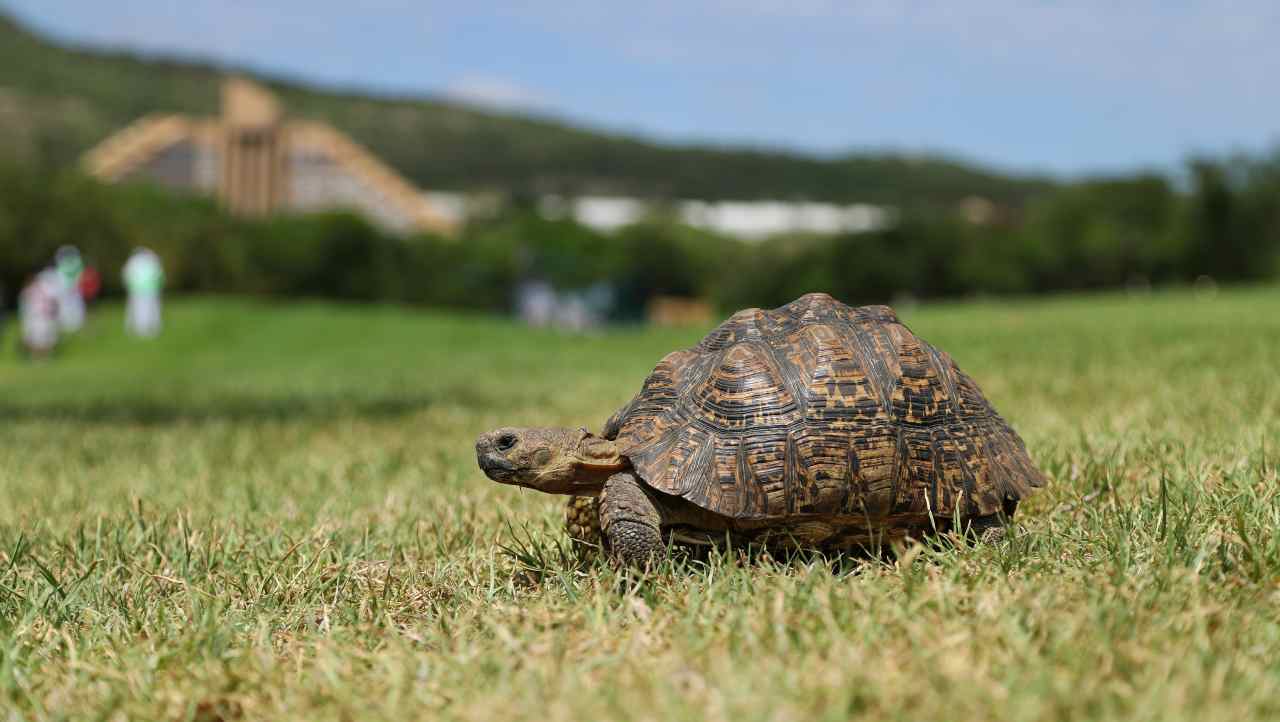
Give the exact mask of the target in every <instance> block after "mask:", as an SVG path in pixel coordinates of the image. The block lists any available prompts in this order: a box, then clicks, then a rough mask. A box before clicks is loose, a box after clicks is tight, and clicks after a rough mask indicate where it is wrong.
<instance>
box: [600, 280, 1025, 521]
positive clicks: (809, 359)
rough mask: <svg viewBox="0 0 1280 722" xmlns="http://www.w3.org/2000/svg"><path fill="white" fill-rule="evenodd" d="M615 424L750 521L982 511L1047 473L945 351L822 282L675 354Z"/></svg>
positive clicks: (663, 472) (627, 440) (658, 467)
mask: <svg viewBox="0 0 1280 722" xmlns="http://www.w3.org/2000/svg"><path fill="white" fill-rule="evenodd" d="M605 436H606V437H607V438H612V439H616V440H617V443H618V447H619V450H620V451H621V453H622V455H624V456H626V457H627V458H628V459H630V461H631V464H632V466H633V467H634V468H635V470H636V472H637V473H638V474H639V475H640V477H641V478H643V479H644V480H645V481H646V482H647V483H648V484H650V485H651V486H652V487H653V488H655V489H657V490H659V491H662V492H665V493H668V494H673V495H675V496H679V497H682V498H684V499H686V500H688V501H689V502H692V503H693V504H695V505H697V506H699V507H701V508H703V509H706V510H708V511H711V512H714V513H717V514H720V515H723V516H726V517H729V518H731V519H734V520H738V521H743V522H747V521H759V522H769V521H774V520H786V519H798V518H805V517H833V516H839V517H860V518H866V519H868V520H869V521H874V522H876V523H877V524H884V525H890V526H892V525H894V524H895V523H902V524H903V525H911V524H918V523H921V520H925V519H928V518H930V517H933V518H941V519H949V518H952V517H953V516H959V517H961V518H971V517H977V516H985V515H989V514H994V513H999V512H1000V511H1001V510H1002V509H1003V508H1008V503H1009V502H1016V501H1017V500H1018V499H1021V498H1023V497H1025V496H1027V495H1028V494H1030V493H1031V492H1032V491H1034V489H1036V488H1037V487H1040V486H1043V485H1044V483H1045V478H1044V476H1043V475H1041V473H1040V472H1039V470H1037V469H1036V467H1035V464H1034V463H1033V462H1032V461H1031V458H1030V457H1029V456H1028V455H1027V451H1026V447H1025V445H1024V444H1023V442H1022V439H1021V438H1019V437H1018V435H1017V434H1016V433H1015V432H1014V431H1013V429H1011V428H1009V426H1008V424H1006V423H1005V421H1004V419H1002V418H1000V416H999V415H998V414H996V412H995V410H994V409H993V408H992V407H991V405H990V404H989V403H988V402H987V400H986V398H985V397H983V395H982V392H981V391H979V390H978V387H977V385H976V384H974V382H973V380H972V379H970V378H969V377H968V376H967V375H965V374H964V372H962V371H960V369H958V368H956V365H955V364H954V363H953V362H952V361H951V358H950V357H949V356H948V355H947V354H945V353H943V352H941V351H938V350H937V349H935V348H933V347H932V346H930V345H929V344H928V343H925V342H924V341H923V340H921V339H919V338H917V337H916V336H915V335H914V334H912V333H911V331H909V330H908V329H907V328H906V327H905V326H903V325H902V323H901V322H899V321H898V318H897V316H896V315H895V314H894V312H893V310H892V309H891V308H889V307H888V306H864V307H861V308H851V307H849V306H846V305H844V304H842V303H840V302H838V301H836V300H834V299H833V298H831V297H830V296H828V295H826V294H820V293H812V294H809V295H806V296H804V297H802V298H800V299H798V300H796V301H794V302H792V303H789V304H787V305H786V306H783V307H781V308H779V309H776V310H773V311H762V310H760V309H748V310H745V311H739V312H738V313H736V314H734V315H733V316H732V317H731V318H729V320H727V321H725V322H724V323H723V324H721V325H720V327H719V328H717V329H715V330H714V331H712V332H711V333H710V334H708V335H707V337H706V338H704V339H703V340H702V342H701V343H699V344H698V345H697V346H695V347H694V348H691V349H687V350H684V351H676V352H674V353H671V354H669V355H667V357H666V358H664V359H662V361H661V362H660V363H659V364H658V366H657V368H655V369H654V370H653V373H652V374H650V375H649V377H648V378H647V379H645V382H644V386H643V387H642V388H641V390H640V393H639V394H637V395H636V397H635V398H634V399H633V400H632V401H631V402H630V403H629V404H627V405H626V406H625V407H623V408H622V409H621V410H620V411H618V413H617V414H615V415H614V416H613V418H611V419H610V420H609V423H608V424H607V426H606V428H605Z"/></svg>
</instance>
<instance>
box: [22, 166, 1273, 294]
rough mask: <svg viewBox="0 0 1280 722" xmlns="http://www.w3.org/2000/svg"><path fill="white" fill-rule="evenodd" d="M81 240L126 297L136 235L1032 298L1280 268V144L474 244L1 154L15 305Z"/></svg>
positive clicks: (451, 287) (476, 237)
mask: <svg viewBox="0 0 1280 722" xmlns="http://www.w3.org/2000/svg"><path fill="white" fill-rule="evenodd" d="M63 244H72V245H76V246H78V247H79V248H80V249H81V251H82V252H83V254H84V255H85V257H86V258H87V259H89V261H90V262H91V263H94V264H96V265H97V266H98V267H99V268H100V269H101V270H102V272H103V276H104V282H105V283H104V291H105V292H106V293H108V294H111V293H118V292H119V291H120V288H119V285H120V279H119V277H118V276H119V273H118V269H119V268H120V266H121V265H122V264H123V263H124V260H125V259H126V258H127V256H128V254H129V252H130V251H131V250H132V249H133V248H134V247H136V246H147V247H150V248H152V249H153V250H155V251H156V252H157V253H159V254H160V256H161V257H162V258H163V259H164V260H165V263H166V273H167V275H168V278H169V279H170V288H171V289H172V290H177V291H180V292H212V293H250V294H260V295H265V296H311V297H325V298H334V299H345V300H356V301H393V302H403V303H410V304H422V305H432V306H445V307H457V308H472V309H482V310H489V311H503V310H506V309H508V308H509V307H510V305H511V303H512V300H513V299H512V289H513V288H514V287H515V286H516V285H517V284H518V283H519V282H521V281H523V280H534V279H536V280H543V281H547V282H550V283H551V284H553V285H554V286H556V287H557V288H559V289H562V290H573V289H582V288H586V287H589V286H592V285H594V284H598V283H605V284H608V285H609V286H611V287H612V288H613V289H614V291H615V298H616V299H617V312H616V313H617V316H618V317H619V318H637V317H639V316H640V315H641V313H642V312H643V308H644V306H645V303H646V302H647V301H648V300H649V299H650V298H652V297H654V296H656V295H678V296H697V297H702V298H707V299H710V300H712V301H713V302H714V303H715V304H716V305H717V306H719V307H720V308H722V309H725V310H731V309H735V308H741V307H745V306H776V305H778V304H781V303H785V302H786V301H789V300H791V299H792V298H795V297H796V296H799V295H801V294H802V293H805V292H808V291H814V290H823V291H827V292H830V293H832V294H833V295H835V296H837V297H838V298H842V299H844V300H847V301H850V302H884V301H892V300H894V299H896V298H901V297H903V296H910V297H916V298H934V297H948V296H965V295H973V294H990V295H1000V294H1028V293H1042V292H1050V291H1062V290H1075V289H1100V288H1113V287H1121V286H1133V285H1138V286H1148V285H1152V284H1157V285H1158V284H1177V283H1187V282H1191V281H1194V280H1195V279H1197V278H1198V277H1200V276H1209V277H1211V278H1213V279H1214V280H1215V281H1218V282H1223V283H1230V282H1248V281H1259V280H1265V279H1274V278H1276V277H1277V276H1278V275H1280V154H1273V155H1268V156H1261V157H1231V158H1218V159H1200V160H1196V161H1194V162H1192V163H1189V164H1188V167H1187V169H1186V173H1185V178H1184V179H1182V180H1180V181H1179V182H1178V183H1176V184H1175V183H1174V182H1172V181H1170V180H1168V179H1166V178H1164V177H1161V176H1157V175H1136V176H1131V177H1121V178H1110V179H1101V180H1088V181H1081V182H1077V183H1071V184H1065V185H1061V186H1056V187H1054V188H1053V189H1052V190H1050V191H1047V192H1045V193H1043V194H1042V195H1040V196H1038V197H1036V198H1034V199H1032V200H1030V201H1029V202H1027V203H1026V204H1025V205H1024V206H1021V207H1008V208H1004V209H997V212H995V213H993V214H990V217H987V218H984V219H981V222H974V220H973V219H966V218H965V217H964V216H963V214H961V213H958V212H956V211H955V210H954V209H951V210H943V209H938V208H931V209H926V210H919V211H914V212H905V213H903V214H902V216H901V217H900V219H899V222H898V223H897V224H896V225H894V226H893V227H891V228H886V229H883V230H880V231H875V232H871V233H856V234H845V235H833V236H812V235H809V236H804V235H789V236H780V237H775V238H772V239H769V240H767V241H764V242H761V243H755V244H745V243H741V242H739V241H737V240H734V239H730V238H725V237H720V236H717V235H714V234H710V233H707V232H704V231H700V230H696V229H693V228H689V227H686V226H681V225H679V224H677V223H675V222H673V221H666V220H663V219H654V220H651V221H647V222H644V223H640V224H637V225H634V226H630V227H627V228H624V229H622V230H620V231H618V232H617V233H614V234H610V235H607V236H606V235H602V234H600V233H597V232H595V231H593V230H591V229H589V228H586V227H583V226H579V225H576V224H574V223H573V222H571V221H567V220H546V219H543V218H541V217H539V216H537V215H536V214H535V213H533V212H532V211H531V210H522V209H520V208H518V207H517V208H514V209H512V210H511V211H509V212H507V213H504V214H502V215H501V216H499V217H496V218H492V219H488V220H484V221H480V222H475V223H472V224H470V225H469V226H468V227H467V228H466V229H465V230H464V231H463V233H462V234H461V236H460V237H458V238H442V237H437V236H432V235H426V234H419V235H414V236H409V237H401V236H395V235H390V234H387V233H384V232H382V231H380V230H378V229H377V228H375V227H374V226H372V225H370V224H369V223H368V222H366V221H365V220H363V219H362V218H360V217H359V216H356V215H354V214H350V213H343V212H335V213H323V214H316V215H307V216H279V217H274V218H270V219H263V220H244V219H237V218H232V217H230V216H228V215H226V214H225V213H223V212H222V211H221V210H220V209H219V208H218V207H217V205H216V204H215V203H214V202H213V201H211V200H209V199H205V198H198V197H192V196H185V195H175V194H173V193H171V192H168V191H165V190H163V189H160V188H157V187H153V186H147V185H120V186H113V185H106V184H102V183H99V182H96V181H94V180H92V179H90V178H87V177H85V176H83V175H81V174H79V173H77V172H74V171H56V170H49V169H47V168H43V167H40V166H32V165H20V164H8V165H2V166H0V283H2V284H3V286H4V298H5V302H6V304H7V305H12V303H13V301H14V298H15V297H16V294H17V292H18V290H19V288H20V287H21V285H22V283H23V281H24V279H25V278H26V277H27V276H29V275H30V274H31V273H34V272H35V271H38V270H39V269H40V268H41V267H42V265H43V264H45V263H47V262H48V260H49V259H50V258H52V255H53V253H54V251H55V250H56V249H57V247H58V246H60V245H63Z"/></svg>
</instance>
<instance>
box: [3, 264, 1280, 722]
mask: <svg viewBox="0 0 1280 722" xmlns="http://www.w3.org/2000/svg"><path fill="white" fill-rule="evenodd" d="M899 310H900V312H901V315H902V316H903V317H904V319H905V320H906V321H907V322H908V323H909V324H910V325H911V326H912V328H913V329H914V330H916V331H917V332H918V333H920V334H921V335H922V336H924V337H926V338H928V339H929V340H931V341H932V342H934V343H935V344H936V345H938V346H940V347H942V348H943V349H945V350H947V351H949V352H950V353H951V354H952V355H953V356H954V357H955V358H956V360H957V361H958V363H959V364H960V365H961V367H962V368H964V369H965V370H966V371H968V372H969V373H970V374H971V375H972V376H974V377H975V378H976V379H977V380H978V382H979V384H981V385H982V387H983V388H984V390H985V391H986V392H987V394H988V396H989V397H991V399H992V400H993V402H994V403H995V404H996V406H997V408H999V409H1000V411H1001V412H1002V413H1003V414H1004V415H1005V416H1006V417H1008V418H1009V419H1010V421H1011V422H1012V423H1013V424H1014V426H1015V427H1016V428H1017V429H1018V430H1019V431H1020V432H1021V433H1022V435H1023V436H1024V437H1025V438H1026V440H1027V442H1028V445H1029V447H1030V449H1031V451H1032V454H1033V456H1034V457H1035V458H1036V459H1037V460H1038V461H1039V462H1040V463H1041V465H1042V467H1043V468H1044V469H1045V470H1046V472H1047V473H1048V474H1049V475H1050V477H1051V479H1052V485H1051V486H1050V487H1049V488H1048V489H1047V490H1046V491H1045V492H1044V493H1042V494H1040V495H1038V496H1037V497H1035V498H1034V499H1033V500H1031V501H1030V502H1029V503H1027V504H1025V505H1024V506H1023V507H1022V508H1021V509H1020V511H1019V517H1018V523H1019V530H1018V532H1017V533H1016V534H1014V535H1013V538H1012V539H1011V540H1010V541H1009V542H1008V543H1006V544H1003V545H1000V546H991V547H981V546H980V547H959V548H951V549H941V548H938V549H935V548H919V549H914V550H912V551H910V552H909V553H908V554H907V556H906V557H904V558H903V559H901V560H899V562H898V563H897V564H896V565H894V564H888V563H880V562H865V563H851V562H843V561H840V560H830V559H822V558H804V559H797V560H790V561H787V560H771V559H767V558H765V559H757V560H754V561H752V562H750V563H743V562H741V561H740V560H737V559H734V558H728V559H726V558H721V557H716V556H713V557H712V558H711V559H710V560H709V561H705V562H702V561H691V560H677V561H675V562H672V563H670V564H669V565H667V566H666V567H664V568H663V569H661V570H659V571H658V573H656V574H655V575H653V576H652V577H650V578H648V579H646V580H642V581H637V580H634V579H632V580H628V579H623V578H622V577H620V576H619V575H617V574H615V573H614V572H613V571H612V570H611V569H609V568H608V566H607V565H604V564H595V565H587V566H579V565H577V564H575V563H573V562H572V561H571V560H570V557H569V555H568V554H567V552H566V550H565V548H564V546H563V541H562V534H561V533H560V531H559V523H560V516H559V515H560V508H561V500H560V499H558V498H553V497H548V496H541V495H537V494H535V493H533V492H525V493H520V492H517V491H515V490H512V489H510V488H506V487H499V486H497V485H494V484H492V483H490V482H487V481H486V480H485V479H484V478H483V477H482V475H481V474H480V473H479V472H478V470H477V469H476V468H475V462H474V459H473V454H472V442H473V440H474V437H475V436H476V434H478V433H479V432H480V431H483V430H485V429H487V428H490V427H492V426H496V425H499V424H503V423H522V424H575V425H576V424H586V425H588V426H592V427H598V426H599V425H600V424H601V423H603V421H604V419H605V418H606V417H607V416H608V415H609V414H610V413H611V412H612V411H613V410H614V409H615V408H616V407H617V406H619V405H621V404H622V403H623V402H624V401H626V400H627V399H628V398H629V397H630V395H631V394H632V393H634V392H635V390H636V389H637V388H638V386H639V383H640V381H641V379H642V378H643V376H644V374H645V373H646V372H647V371H648V369H649V368H651V367H652V366H653V364H654V363H655V362H656V361H657V359H658V358H660V357H661V356H662V354H664V353H665V352H667V351H669V350H671V349H674V348H677V347H680V346H687V345H689V344H691V343H693V342H695V341H696V340H697V338H698V337H699V336H700V333H699V331H698V330H691V331H665V332H662V331H645V330H641V329H623V330H618V331H610V332H607V333H603V334H600V335H594V336H583V337H579V336H571V335H563V334H559V333H555V332H543V331H530V330H527V329H522V328H519V327H517V326H514V325H511V324H508V323H505V322H502V321H498V320H494V319H489V318H484V317H467V316H454V315H446V314H440V313H426V312H415V311H412V310H404V309H394V308H381V307H366V308H362V307H340V306H329V305H322V304H290V305H267V304H259V303H250V302H245V301H215V300H196V301H189V302H184V303H180V304H175V305H174V306H173V307H172V308H171V309H170V312H169V315H168V322H169V327H168V330H167V332H166V334H165V336H164V337H162V338H161V339H158V340H156V341H153V342H135V341H132V340H129V339H126V338H124V337H123V336H122V334H121V333H120V331H119V327H120V324H119V317H118V315H117V311H116V310H115V309H105V310H103V311H101V312H100V313H99V315H98V316H96V317H95V318H94V320H93V326H92V327H91V328H90V329H88V331H87V332H86V333H85V334H84V336H83V337H81V338H77V339H74V341H73V343H72V344H70V345H69V346H68V348H67V349H66V353H65V354H64V355H63V356H62V357H61V358H59V359H57V360H56V361H55V362H53V363H50V364H46V365H43V366H36V367H32V366H27V365H24V364H20V363H19V362H17V361H16V359H15V358H14V357H13V355H12V353H6V356H5V357H4V358H3V359H0V415H2V416H0V419H2V420H0V500H3V503H0V690H3V692H2V693H3V700H4V703H3V704H0V707H3V708H5V711H4V712H3V713H2V714H0V716H3V715H5V714H7V715H8V716H9V718H12V719H24V718H50V719H57V718H68V719H70V718H75V719H82V718H94V717H97V718H108V719H110V718H118V719H125V718H133V719H182V718H200V719H228V720H229V719H234V718H237V717H244V718H246V719H253V718H259V719H261V718H270V719H279V718H292V719H397V720H401V719H406V718H422V719H428V718H430V719H475V720H479V719H509V720H524V719H529V720H535V719H536V720H558V719H564V720H568V719H593V718H628V719H665V718H685V719H713V720H714V719H723V720H734V721H735V722H736V721H745V720H780V719H782V720H809V719H830V720H843V719H849V718H863V719H877V720H879V719H903V720H920V719H992V718H1016V719H1062V720H1066V719H1072V720H1075V719H1150V720H1182V719H1185V720H1208V719H1222V720H1236V719H1274V718H1276V716H1277V715H1280V701H1278V700H1280V662H1278V661H1277V660H1280V613H1278V612H1277V609H1280V606H1278V605H1280V540H1278V539H1277V535H1276V529H1277V527H1278V526H1280V492H1278V490H1277V481H1278V479H1277V471H1276V463H1277V461H1276V460H1277V457H1278V456H1280V453H1278V450H1280V386H1278V385H1277V382H1276V377H1277V369H1278V368H1280V290H1278V289H1268V288H1263V289H1255V290H1244V291H1235V292H1230V293H1224V294H1221V295H1219V296H1217V297H1216V298H1212V299H1200V298H1196V297H1195V296H1193V295H1191V294H1182V293H1166V294H1155V295H1152V296H1144V297H1139V298H1128V297H1124V296H1101V297H1083V298H1066V299H1058V300H1052V301H1046V302H1035V303H1019V304H1013V305H1009V304H998V303H994V302H992V303H980V302H975V303H962V304H948V305H941V306H922V307H918V308H903V309H899Z"/></svg>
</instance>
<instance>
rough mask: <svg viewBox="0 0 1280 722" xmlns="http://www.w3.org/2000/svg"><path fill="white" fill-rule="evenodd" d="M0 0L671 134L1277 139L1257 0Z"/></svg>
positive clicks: (168, 41)
mask: <svg viewBox="0 0 1280 722" xmlns="http://www.w3.org/2000/svg"><path fill="white" fill-rule="evenodd" d="M0 5H3V6H4V7H6V8H7V9H9V10H10V11H12V12H14V13H15V14H17V15H18V17H19V18H21V19H23V20H24V21H26V22H28V23H31V24H32V25H34V26H35V27H36V28H38V29H40V30H43V31H45V32H49V33H52V34H54V35H56V36H57V37H59V38H61V39H64V40H72V41H78V42H88V43H93V44H98V45H108V46H116V47H127V48H132V49H136V50H141V51H144V52H155V53H165V54H180V55H184V56H195V57H203V58H211V59H215V60H219V61H224V62H229V63H235V64H239V65H247V66H250V67H254V68H259V69H264V70H269V71H272V72H275V73H280V74H285V75H289V76H294V77H297V78H300V79H305V80H308V81H312V82H316V83H321V84H326V85H340V86H346V87H359V88H369V89H373V90H377V91H382V92H393V93H408V94H431V95H440V94H447V95H450V96H453V97H455V98H459V99H463V100H466V101H468V102H472V103H478V104H484V105H490V106H495V107H500V108H516V109H521V108H524V109H531V110H534V111H537V112H540V113H544V114H551V115H555V116H559V117H563V118H566V119H569V120H572V121H574V122H577V123H580V124H584V125H588V126H594V127H600V128H606V129H611V130H621V131H634V132H639V133H642V134H645V135H647V136H650V137H655V138H660V139H669V140H678V141H694V140H697V141H713V142H718V143H729V144H752V145H762V146H780V147H787V148H796V149H801V150H806V151H812V152H817V153H837V152H843V151H855V150H865V149H892V150H899V151H907V152H914V151H942V152H946V153H951V154H955V155H959V156H961V157H965V158H969V159H972V160H977V161H981V162H985V163H991V164H995V165H998V166H1001V167H1004V168H1009V169H1018V170H1046V171H1051V172H1057V173H1065V174H1080V173H1089V172H1108V171H1123V170H1129V169H1132V168H1135V167H1139V166H1145V167H1154V168H1159V169H1168V168H1171V167H1173V166H1175V165H1176V164H1177V163H1178V162H1179V161H1180V160H1181V159H1183V158H1185V157H1186V156H1187V154H1189V153H1192V152H1224V151H1228V150H1231V149H1250V150H1261V149H1265V148H1269V147H1271V146H1273V145H1274V144H1277V143H1280V82H1277V78H1280V2H1276V0H1236V1H1233V0H1219V1H1218V2H1207V1H1205V2H1200V1H1194V0H1163V1H1157V0H1130V1H1128V2H1115V0H1080V1H1079V2H1031V1H1028V2H1016V1H1015V0H963V1H959V0H936V1H928V0H924V1H920V2H912V1H910V0H867V1H859V0H845V1H844V2H839V1H837V0H831V1H826V0H790V1H788V0H753V1H746V2H718V1H714V0H685V1H684V2H678V1H670V0H651V1H650V2H647V3H635V2H615V1H613V0H595V1H594V2H590V1H579V0H559V1H558V2H544V3H531V2H488V3H486V2H480V1H479V0H473V1H466V0H457V1H455V2H444V3H440V2H433V1H431V0H364V1H362V2H350V0H342V1H338V0H274V1H272V0H181V1H175V0H115V1H114V2H99V1H98V0H0ZM356 7H359V8H360V10H359V11H356V10H355V9H354V8H356Z"/></svg>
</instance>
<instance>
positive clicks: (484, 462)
mask: <svg viewBox="0 0 1280 722" xmlns="http://www.w3.org/2000/svg"><path fill="white" fill-rule="evenodd" d="M476 461H478V462H480V470H481V471H483V472H484V474H485V476H487V477H489V478H490V479H493V480H494V481H501V482H506V483H510V482H512V481H514V477H515V473H516V467H515V465H514V464H512V463H511V462H510V461H507V460H506V459H504V458H502V457H501V456H498V455H497V454H481V455H478V456H476Z"/></svg>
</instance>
